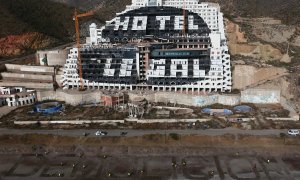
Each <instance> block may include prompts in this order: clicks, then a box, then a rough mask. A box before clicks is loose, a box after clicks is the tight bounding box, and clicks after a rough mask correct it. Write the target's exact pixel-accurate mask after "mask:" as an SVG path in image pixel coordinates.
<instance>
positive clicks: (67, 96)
mask: <svg viewBox="0 0 300 180" xmlns="http://www.w3.org/2000/svg"><path fill="white" fill-rule="evenodd" d="M101 94H102V93H101V92H100V91H84V92H79V91H77V90H71V91H63V90H61V89H59V90H57V91H38V92H37V99H38V100H39V101H44V100H57V101H65V102H66V103H67V104H70V105H73V106H76V105H80V104H92V103H100V99H101Z"/></svg>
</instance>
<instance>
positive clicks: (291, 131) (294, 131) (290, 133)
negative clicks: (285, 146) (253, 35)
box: [288, 129, 300, 136]
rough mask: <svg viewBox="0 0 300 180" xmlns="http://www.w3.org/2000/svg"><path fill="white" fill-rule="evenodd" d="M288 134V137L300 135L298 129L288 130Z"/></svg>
mask: <svg viewBox="0 0 300 180" xmlns="http://www.w3.org/2000/svg"><path fill="white" fill-rule="evenodd" d="M288 134H289V135H293V136H297V135H299V134H300V132H299V130H298V129H289V130H288Z"/></svg>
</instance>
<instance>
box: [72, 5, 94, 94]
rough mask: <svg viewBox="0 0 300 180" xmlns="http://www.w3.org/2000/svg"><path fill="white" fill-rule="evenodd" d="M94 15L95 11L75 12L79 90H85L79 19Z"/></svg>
mask: <svg viewBox="0 0 300 180" xmlns="http://www.w3.org/2000/svg"><path fill="white" fill-rule="evenodd" d="M93 14H94V11H90V12H87V13H82V14H79V13H78V11H77V9H75V11H74V17H73V19H74V21H75V33H76V47H77V68H78V71H79V81H80V82H79V90H81V91H83V90H84V82H83V77H82V76H83V72H82V63H81V57H80V30H79V18H80V17H86V16H92V15H93Z"/></svg>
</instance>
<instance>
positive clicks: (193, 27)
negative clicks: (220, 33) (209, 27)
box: [189, 16, 198, 30]
mask: <svg viewBox="0 0 300 180" xmlns="http://www.w3.org/2000/svg"><path fill="white" fill-rule="evenodd" d="M189 29H194V30H196V29H198V25H194V16H189Z"/></svg>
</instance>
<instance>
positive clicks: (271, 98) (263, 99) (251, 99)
mask: <svg viewBox="0 0 300 180" xmlns="http://www.w3.org/2000/svg"><path fill="white" fill-rule="evenodd" d="M241 102H243V103H253V104H277V103H280V90H270V89H247V90H245V91H242V92H241Z"/></svg>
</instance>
